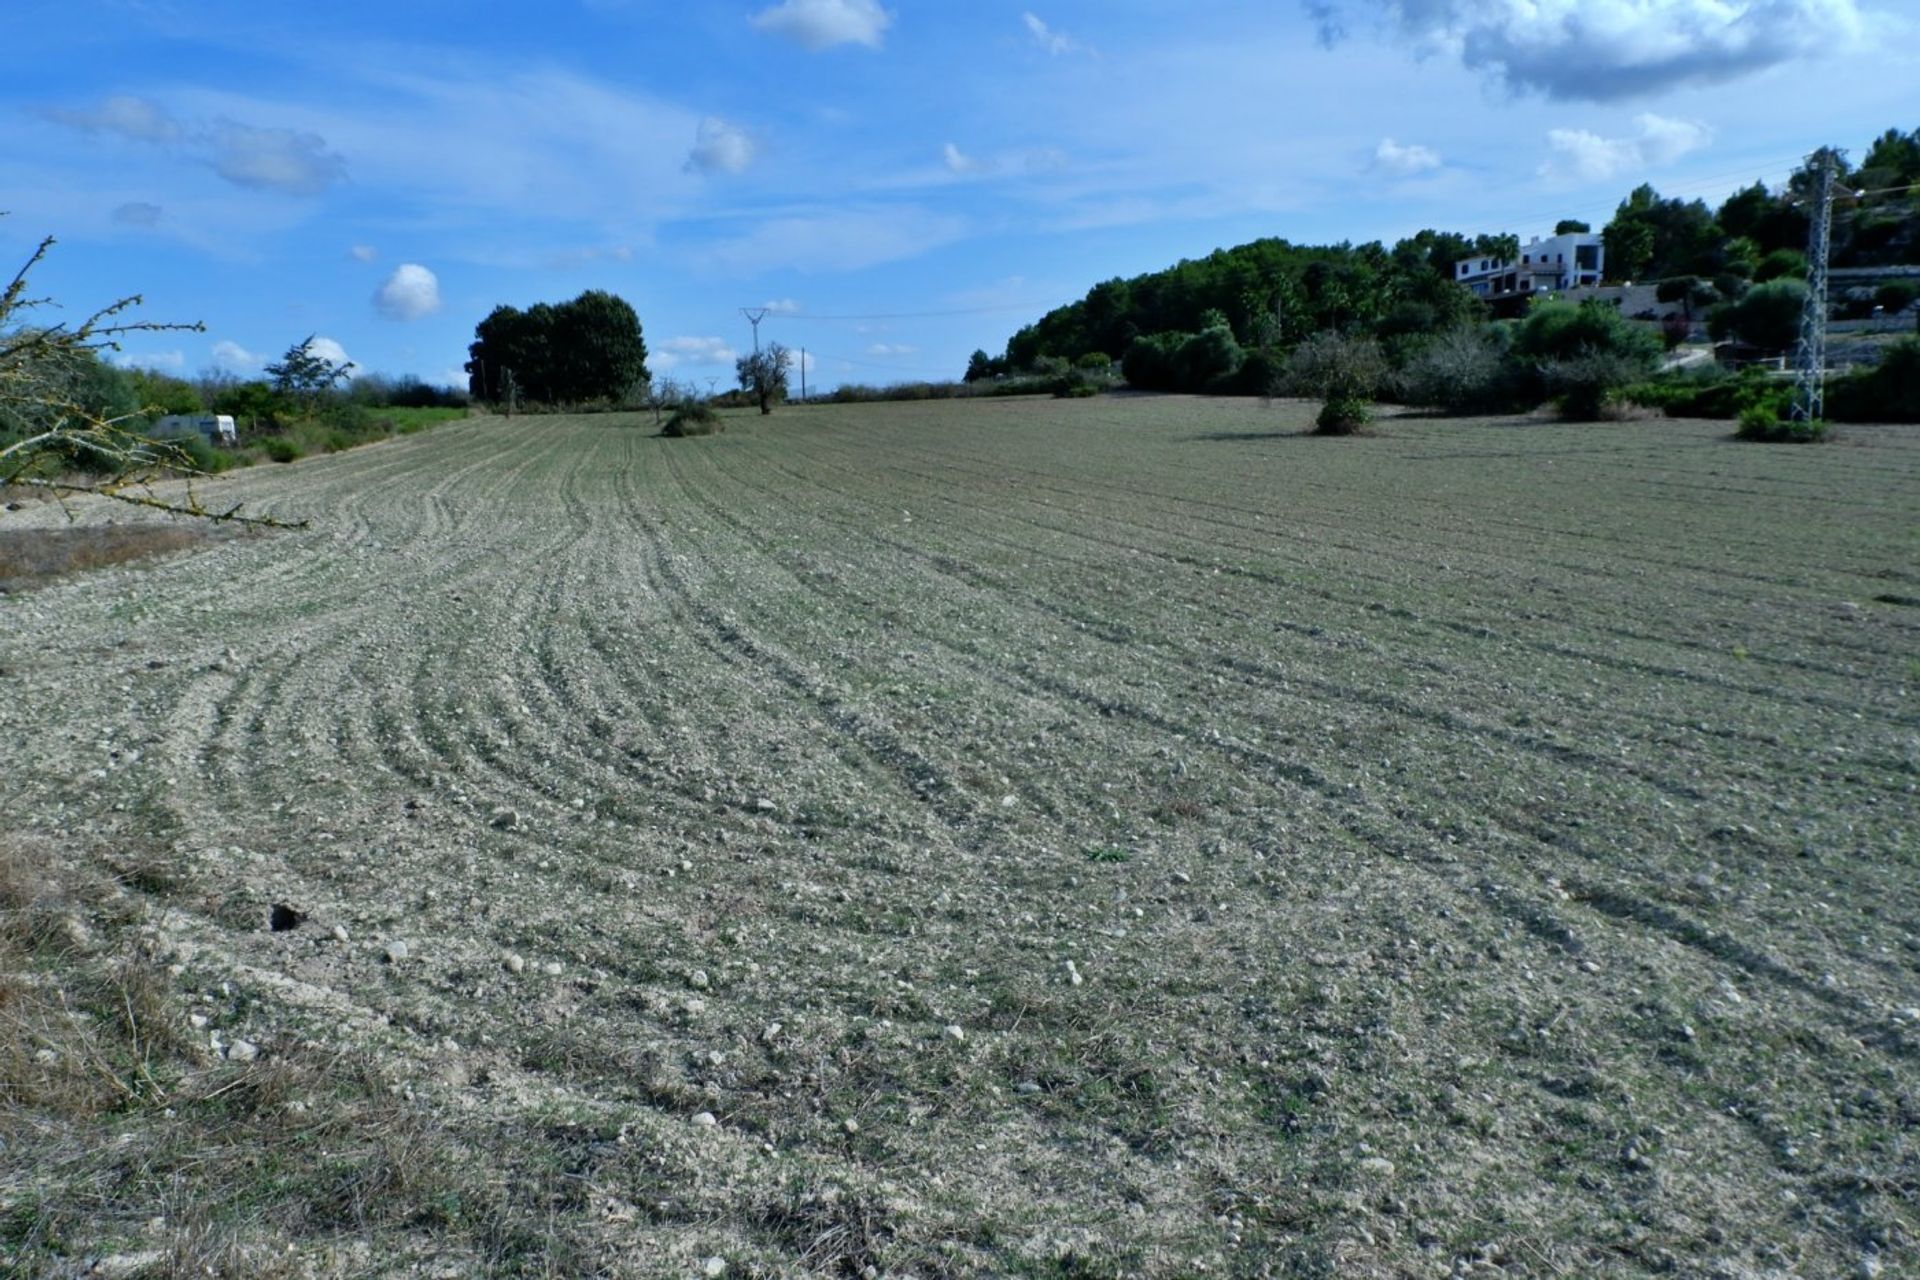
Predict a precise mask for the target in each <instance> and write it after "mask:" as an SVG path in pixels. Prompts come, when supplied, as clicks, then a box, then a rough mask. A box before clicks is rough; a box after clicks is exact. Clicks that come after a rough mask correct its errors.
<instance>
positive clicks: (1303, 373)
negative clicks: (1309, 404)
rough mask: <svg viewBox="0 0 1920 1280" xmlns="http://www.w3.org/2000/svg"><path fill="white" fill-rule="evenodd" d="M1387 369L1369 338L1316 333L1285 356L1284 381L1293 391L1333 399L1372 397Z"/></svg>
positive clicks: (1379, 352)
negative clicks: (1285, 380)
mask: <svg viewBox="0 0 1920 1280" xmlns="http://www.w3.org/2000/svg"><path fill="white" fill-rule="evenodd" d="M1387 373H1388V366H1387V358H1386V356H1385V355H1384V354H1383V353H1382V352H1381V350H1380V344H1379V343H1378V342H1375V341H1374V340H1373V339H1372V338H1352V337H1348V336H1347V335H1345V334H1341V333H1332V332H1326V333H1316V334H1314V335H1313V336H1312V337H1311V338H1308V339H1307V340H1306V341H1305V342H1302V343H1301V344H1300V345H1299V346H1297V347H1295V348H1294V349H1293V354H1292V355H1291V356H1289V357H1288V359H1287V385H1288V387H1289V389H1291V390H1292V391H1293V393H1294V394H1295V395H1303V396H1313V397H1316V398H1318V399H1322V400H1326V401H1329V402H1332V401H1335V400H1359V401H1362V402H1364V401H1367V400H1371V399H1373V397H1374V395H1375V394H1376V393H1377V392H1378V391H1379V389H1380V384H1381V383H1382V382H1384V381H1385V380H1386V377H1387Z"/></svg>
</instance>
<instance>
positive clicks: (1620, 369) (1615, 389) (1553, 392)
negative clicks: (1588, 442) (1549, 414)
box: [1540, 351, 1645, 422]
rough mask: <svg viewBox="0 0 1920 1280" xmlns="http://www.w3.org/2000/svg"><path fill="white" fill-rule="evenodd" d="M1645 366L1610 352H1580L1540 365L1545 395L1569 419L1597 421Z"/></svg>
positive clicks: (1573, 420) (1570, 420) (1643, 370)
mask: <svg viewBox="0 0 1920 1280" xmlns="http://www.w3.org/2000/svg"><path fill="white" fill-rule="evenodd" d="M1644 372H1645V369H1644V368H1642V367H1641V366H1640V365H1638V364H1637V363H1636V362H1634V361H1633V360H1631V359H1629V358H1628V357H1626V356H1623V355H1621V354H1619V353H1618V352H1613V351H1584V352H1582V353H1580V354H1579V355H1576V356H1571V357H1568V358H1566V359H1562V360H1549V361H1547V362H1546V363H1545V364H1543V365H1541V366H1540V379H1541V384H1542V386H1543V387H1544V388H1545V389H1546V391H1547V394H1548V395H1550V396H1552V397H1553V398H1554V401H1555V403H1556V404H1557V405H1558V406H1559V410H1560V416H1561V417H1562V418H1565V419H1566V420H1567V421H1569V422H1598V421H1599V420H1600V419H1601V418H1602V417H1604V416H1605V415H1606V410H1607V407H1608V406H1609V405H1611V404H1613V403H1614V402H1615V401H1616V400H1618V399H1619V398H1620V393H1621V392H1622V391H1623V390H1624V389H1625V388H1626V387H1627V386H1628V385H1629V384H1630V383H1631V382H1632V381H1633V380H1634V378H1635V377H1636V376H1638V375H1639V374H1641V373H1644Z"/></svg>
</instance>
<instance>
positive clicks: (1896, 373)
mask: <svg viewBox="0 0 1920 1280" xmlns="http://www.w3.org/2000/svg"><path fill="white" fill-rule="evenodd" d="M1827 412H1828V413H1829V414H1831V415H1832V416H1833V417H1834V418H1837V419H1839V420H1840V421H1842V422H1920V338H1902V339H1900V340H1899V341H1898V342H1896V343H1894V344H1893V345H1892V346H1890V347H1888V348H1887V350H1886V353H1885V354H1884V355H1882V356H1881V357H1880V363H1879V365H1877V366H1876V367H1875V368H1874V369H1872V370H1871V371H1870V372H1867V373H1856V374H1854V375H1852V376H1851V377H1847V378H1841V379H1838V380H1836V381H1835V382H1834V383H1833V384H1832V385H1830V386H1829V387H1828V388H1827Z"/></svg>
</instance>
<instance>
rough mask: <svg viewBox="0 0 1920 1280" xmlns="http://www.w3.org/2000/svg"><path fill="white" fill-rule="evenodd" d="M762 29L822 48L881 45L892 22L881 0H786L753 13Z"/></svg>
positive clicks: (811, 47)
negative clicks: (880, 2) (881, 4)
mask: <svg viewBox="0 0 1920 1280" xmlns="http://www.w3.org/2000/svg"><path fill="white" fill-rule="evenodd" d="M752 21H753V25H754V27H755V28H756V29H758V30H761V31H770V32H772V33H773V34H775V35H779V36H785V37H786V38H787V39H789V40H792V41H794V42H796V43H798V44H800V45H801V46H803V47H805V48H808V49H812V50H814V51H816V52H817V51H819V50H821V49H830V48H832V47H833V46H834V45H837V44H863V45H866V46H867V47H868V48H870V49H878V48H879V47H880V37H881V34H882V33H883V32H885V31H886V29H887V27H888V26H889V25H891V24H892V22H893V15H892V14H890V13H888V12H887V11H886V10H885V9H882V8H881V7H880V5H879V0H783V2H782V3H780V4H777V5H774V6H773V7H772V8H770V9H763V10H761V11H760V12H759V13H756V14H755V15H754V16H753V19H752Z"/></svg>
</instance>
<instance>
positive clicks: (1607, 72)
mask: <svg viewBox="0 0 1920 1280" xmlns="http://www.w3.org/2000/svg"><path fill="white" fill-rule="evenodd" d="M1305 7H1306V9H1307V12H1308V14H1309V15H1310V16H1311V17H1312V18H1313V19H1314V20H1315V22H1316V23H1318V24H1319V27H1320V31H1321V37H1322V39H1324V40H1326V41H1328V42H1329V43H1330V42H1332V41H1334V40H1337V39H1339V38H1340V37H1341V36H1342V35H1344V34H1345V32H1346V30H1347V18H1348V16H1349V15H1355V14H1361V13H1365V14H1371V15H1374V16H1377V17H1379V18H1380V19H1382V20H1383V21H1384V22H1385V23H1386V24H1387V26H1388V27H1389V29H1391V30H1393V31H1394V32H1395V33H1397V34H1398V35H1399V36H1400V37H1401V38H1402V39H1404V40H1406V41H1407V42H1408V43H1409V44H1411V45H1412V46H1413V48H1414V49H1415V50H1416V51H1418V52H1419V53H1421V54H1428V55H1430V54H1436V53H1439V54H1446V55H1448V56H1452V57H1457V58H1459V59H1460V60H1461V62H1462V63H1464V64H1465V65H1466V66H1467V67H1469V68H1470V69H1472V70H1475V71H1481V72H1485V73H1487V74H1488V75H1491V76H1494V77H1497V78H1498V79H1500V80H1503V81H1505V82H1506V84H1508V85H1509V86H1510V87H1512V88H1514V89H1516V90H1524V89H1532V90H1538V91H1539V92H1541V93H1544V94H1546V95H1547V96H1548V97H1550V98H1568V99H1585V100H1589V101H1607V100H1612V99H1618V98H1627V97H1633V96H1636V95H1641V94H1650V93H1657V92H1659V91H1661V90H1664V89H1671V88H1675V87H1677V86H1680V85H1688V84H1715V83H1719V82H1722V81H1726V80H1732V79H1736V78H1738V77H1740V76H1743V75H1747V74H1750V73H1752V72H1755V71H1760V70H1764V69H1766V68H1768V67H1773V66H1778V65H1780V64H1782V63H1787V62H1793V61H1797V60H1799V59H1801V58H1806V57H1812V56H1815V55H1819V54H1825V53H1831V52H1835V51H1838V50H1844V49H1846V48H1847V47H1849V46H1851V45H1853V44H1854V43H1855V42H1856V41H1857V40H1858V39H1859V37H1860V34H1861V31H1862V29H1863V26H1864V19H1863V15H1862V12H1861V8H1860V0H1497V2H1496V0H1306V6H1305Z"/></svg>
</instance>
